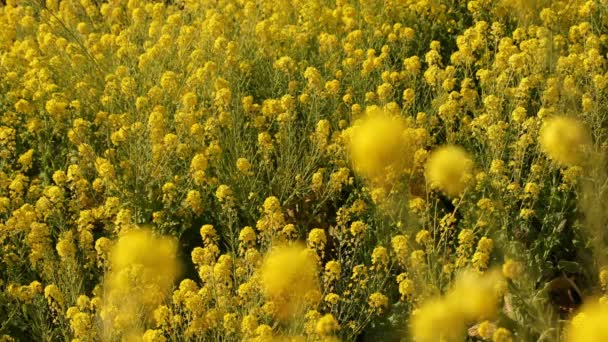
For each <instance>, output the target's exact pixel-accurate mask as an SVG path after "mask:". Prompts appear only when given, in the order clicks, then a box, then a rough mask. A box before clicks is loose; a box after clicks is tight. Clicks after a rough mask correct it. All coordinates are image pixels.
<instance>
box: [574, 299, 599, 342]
mask: <svg viewBox="0 0 608 342" xmlns="http://www.w3.org/2000/svg"><path fill="white" fill-rule="evenodd" d="M606 319H608V307H606V304H605V303H599V302H597V301H595V302H593V301H591V302H590V303H589V304H585V305H584V306H583V307H582V308H581V310H580V311H579V312H578V313H577V314H576V315H575V316H574V317H573V318H572V320H571V322H570V324H569V326H568V329H567V341H568V342H579V341H589V342H599V341H606V339H608V327H606Z"/></svg>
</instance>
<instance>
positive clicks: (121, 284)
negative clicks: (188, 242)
mask: <svg viewBox="0 0 608 342" xmlns="http://www.w3.org/2000/svg"><path fill="white" fill-rule="evenodd" d="M176 254H177V243H176V241H175V240H174V239H171V238H167V237H157V236H154V234H153V233H152V232H151V231H149V230H143V229H142V230H139V229H137V230H131V231H128V232H126V233H124V234H123V235H121V236H120V237H119V238H118V241H116V244H115V245H114V246H113V247H112V250H111V251H110V269H109V272H108V273H107V274H106V281H105V293H104V306H103V309H102V312H101V317H102V319H103V321H104V327H105V333H106V334H108V336H116V335H118V336H120V335H133V334H137V333H141V332H143V328H144V326H145V324H146V322H147V320H149V319H151V317H150V316H151V313H152V311H153V310H154V308H156V307H157V306H158V305H159V304H161V303H162V301H163V300H164V299H165V296H166V295H167V294H168V292H169V291H170V290H171V288H172V285H173V281H174V280H175V278H176V276H177V275H178V272H179V265H178V262H177V259H176Z"/></svg>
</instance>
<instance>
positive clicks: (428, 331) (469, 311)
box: [411, 271, 501, 342]
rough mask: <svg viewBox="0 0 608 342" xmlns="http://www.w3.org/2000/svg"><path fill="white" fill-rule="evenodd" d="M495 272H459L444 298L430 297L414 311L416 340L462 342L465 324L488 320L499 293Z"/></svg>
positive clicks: (413, 320) (496, 304) (494, 307)
mask: <svg viewBox="0 0 608 342" xmlns="http://www.w3.org/2000/svg"><path fill="white" fill-rule="evenodd" d="M500 285H501V278H500V276H499V275H498V273H497V272H494V271H493V272H489V273H487V274H485V275H480V274H477V273H474V272H473V271H468V272H465V273H462V274H461V275H459V277H458V278H457V279H456V282H455V283H454V286H453V287H452V288H451V289H449V290H448V292H447V293H446V294H445V295H444V296H443V297H438V298H432V299H430V300H429V301H427V302H425V303H423V304H422V306H421V307H419V308H418V309H416V310H415V312H414V313H413V316H412V322H411V328H412V330H411V333H412V336H413V337H414V338H415V339H416V341H422V342H425V341H462V339H463V338H464V334H465V331H466V327H467V326H466V324H469V323H472V322H475V321H482V320H484V319H491V318H493V317H494V316H495V315H496V313H497V310H498V308H497V306H498V299H499V297H500V294H501V292H500V291H501V289H500Z"/></svg>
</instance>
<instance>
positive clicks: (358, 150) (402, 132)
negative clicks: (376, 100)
mask: <svg viewBox="0 0 608 342" xmlns="http://www.w3.org/2000/svg"><path fill="white" fill-rule="evenodd" d="M407 128H408V127H407V125H406V123H405V121H404V120H403V119H402V118H401V117H398V116H393V115H389V114H388V113H385V112H383V111H382V110H380V109H378V108H375V107H373V108H368V110H367V116H366V117H365V118H364V119H362V120H361V121H358V122H357V123H356V124H355V125H354V126H353V127H351V128H350V130H349V137H350V145H349V146H350V153H351V160H352V163H353V166H354V168H355V171H357V172H358V173H359V174H360V175H362V176H363V177H366V178H368V179H370V180H381V179H382V178H384V177H386V176H387V174H396V175H399V174H401V173H402V172H403V171H406V170H407V169H409V168H411V166H412V163H413V155H414V151H415V150H416V149H415V148H414V139H413V138H412V136H411V135H410V134H409V132H408V130H407Z"/></svg>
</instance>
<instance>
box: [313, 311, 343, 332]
mask: <svg viewBox="0 0 608 342" xmlns="http://www.w3.org/2000/svg"><path fill="white" fill-rule="evenodd" d="M338 329H340V325H338V321H337V320H336V318H335V317H334V316H333V315H332V314H327V315H325V316H323V317H321V318H319V320H318V321H317V325H316V327H315V332H316V333H317V334H319V335H321V336H327V335H330V334H332V333H333V332H335V331H336V330H338Z"/></svg>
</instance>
